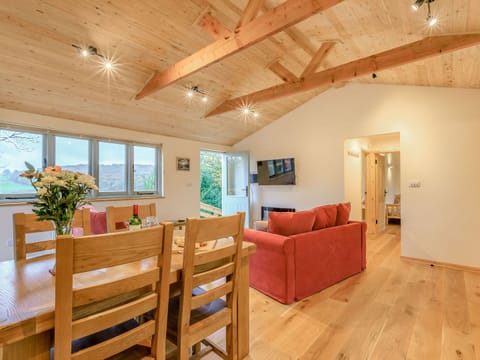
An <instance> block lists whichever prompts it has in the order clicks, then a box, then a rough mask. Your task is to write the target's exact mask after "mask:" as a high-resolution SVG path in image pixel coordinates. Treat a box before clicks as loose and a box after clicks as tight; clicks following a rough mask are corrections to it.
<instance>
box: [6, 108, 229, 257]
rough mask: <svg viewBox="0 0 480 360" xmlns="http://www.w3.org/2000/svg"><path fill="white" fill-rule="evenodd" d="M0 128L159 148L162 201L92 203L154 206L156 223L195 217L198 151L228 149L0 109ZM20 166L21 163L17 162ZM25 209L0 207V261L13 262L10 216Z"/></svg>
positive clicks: (98, 205) (97, 205) (102, 206)
mask: <svg viewBox="0 0 480 360" xmlns="http://www.w3.org/2000/svg"><path fill="white" fill-rule="evenodd" d="M0 124H10V125H12V126H14V125H17V126H18V125H19V126H24V127H28V128H39V129H49V130H54V131H57V132H65V133H68V134H82V135H85V136H94V137H102V138H110V139H121V140H126V141H135V142H140V143H141V142H144V143H149V144H162V145H163V165H164V190H165V197H164V198H156V199H145V200H141V201H138V200H118V201H116V200H109V201H96V202H94V203H93V204H92V205H93V206H95V208H96V209H98V210H104V209H105V207H107V206H110V205H116V206H122V205H126V204H133V203H138V204H144V203H151V202H155V203H156V204H157V214H158V218H159V219H164V220H170V219H171V220H173V219H184V218H185V217H188V216H199V206H200V164H199V162H200V150H202V149H204V150H218V151H228V150H230V147H227V146H220V145H214V144H208V143H201V142H195V141H189V140H182V139H178V138H173V137H168V136H159V135H154V134H148V133H142V132H137V131H129V130H123V129H117V128H113V127H106V126H100V125H93V124H85V123H79V122H76V121H72V120H67V119H60V118H54V117H49V116H42V115H36V114H29V113H23V112H18V111H11V110H6V109H0ZM177 156H178V157H187V158H190V171H177V170H176V158H177ZM18 161H19V162H20V163H23V159H18ZM30 210H31V206H29V205H25V204H22V205H4V204H0V229H1V231H0V261H3V260H8V259H11V258H13V247H11V246H9V245H10V244H11V241H12V237H13V229H12V214H13V213H15V212H22V211H24V212H30Z"/></svg>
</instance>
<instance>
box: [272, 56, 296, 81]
mask: <svg viewBox="0 0 480 360" xmlns="http://www.w3.org/2000/svg"><path fill="white" fill-rule="evenodd" d="M268 68H269V69H270V70H271V71H272V72H273V73H274V74H275V75H277V76H278V77H279V78H280V79H282V80H283V81H285V82H292V81H298V77H297V76H296V75H295V74H294V73H292V72H291V71H290V70H288V69H287V68H286V67H285V66H283V65H282V64H280V63H279V62H278V61H275V62H274V63H273V64H271V65H270V66H269V67H268Z"/></svg>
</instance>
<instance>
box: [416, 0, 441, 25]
mask: <svg viewBox="0 0 480 360" xmlns="http://www.w3.org/2000/svg"><path fill="white" fill-rule="evenodd" d="M434 1H435V0H416V1H415V2H414V3H413V4H412V9H413V10H415V11H417V10H418V9H420V7H421V6H422V5H423V4H424V3H426V4H427V18H426V21H427V23H428V26H434V25H435V24H436V23H437V21H438V19H437V18H436V17H435V16H433V15H432V9H431V6H430V4H431V3H432V2H434Z"/></svg>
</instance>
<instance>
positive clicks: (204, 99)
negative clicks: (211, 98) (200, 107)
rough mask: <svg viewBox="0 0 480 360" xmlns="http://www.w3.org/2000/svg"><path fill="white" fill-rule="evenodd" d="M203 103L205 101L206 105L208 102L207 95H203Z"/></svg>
mask: <svg viewBox="0 0 480 360" xmlns="http://www.w3.org/2000/svg"><path fill="white" fill-rule="evenodd" d="M202 101H203V102H204V103H206V102H207V101H208V97H207V95H203V97H202Z"/></svg>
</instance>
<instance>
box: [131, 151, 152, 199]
mask: <svg viewBox="0 0 480 360" xmlns="http://www.w3.org/2000/svg"><path fill="white" fill-rule="evenodd" d="M156 163H157V161H156V152H155V148H154V147H147V146H134V147H133V175H134V176H133V190H134V191H135V192H136V193H142V192H154V191H155V188H156V186H155V185H156V183H157V172H156V171H155V169H156Z"/></svg>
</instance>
